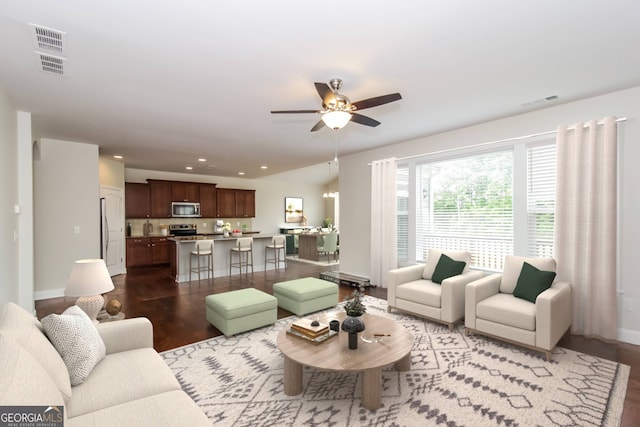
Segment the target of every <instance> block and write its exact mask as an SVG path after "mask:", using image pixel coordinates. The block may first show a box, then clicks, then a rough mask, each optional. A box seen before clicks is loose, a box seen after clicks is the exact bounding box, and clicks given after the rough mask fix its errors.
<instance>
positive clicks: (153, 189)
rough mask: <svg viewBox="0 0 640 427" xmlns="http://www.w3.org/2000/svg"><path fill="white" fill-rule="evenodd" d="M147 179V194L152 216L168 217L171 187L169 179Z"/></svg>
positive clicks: (169, 214) (171, 195)
mask: <svg viewBox="0 0 640 427" xmlns="http://www.w3.org/2000/svg"><path fill="white" fill-rule="evenodd" d="M148 181H149V195H150V206H151V209H150V211H151V217H152V218H170V217H171V202H172V200H171V199H172V198H173V188H172V182H171V181H159V180H148Z"/></svg>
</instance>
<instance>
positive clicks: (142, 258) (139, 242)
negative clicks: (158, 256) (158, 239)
mask: <svg viewBox="0 0 640 427" xmlns="http://www.w3.org/2000/svg"><path fill="white" fill-rule="evenodd" d="M149 264H151V239H150V238H149V237H131V238H128V239H127V267H139V266H142V265H149Z"/></svg>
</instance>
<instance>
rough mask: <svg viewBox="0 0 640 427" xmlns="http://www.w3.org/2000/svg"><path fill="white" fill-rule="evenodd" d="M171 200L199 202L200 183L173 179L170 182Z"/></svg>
mask: <svg viewBox="0 0 640 427" xmlns="http://www.w3.org/2000/svg"><path fill="white" fill-rule="evenodd" d="M171 195H172V196H171V201H172V202H199V201H200V184H198V183H197V182H182V181H173V182H172V183H171Z"/></svg>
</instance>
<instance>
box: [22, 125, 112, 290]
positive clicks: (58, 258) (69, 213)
mask: <svg viewBox="0 0 640 427" xmlns="http://www.w3.org/2000/svg"><path fill="white" fill-rule="evenodd" d="M38 148H39V151H40V157H39V159H36V160H35V161H34V205H35V216H34V220H35V221H34V222H35V242H36V246H35V272H36V273H35V291H36V299H43V298H51V297H55V296H60V289H64V287H65V286H66V281H67V279H68V277H69V273H70V272H71V268H72V266H73V263H74V262H75V261H76V260H78V259H84V258H99V257H100V216H99V214H100V203H99V199H100V186H99V182H98V169H99V168H98V146H97V145H92V144H85V143H77V142H69V141H60V140H54V139H47V138H43V139H41V140H40V143H39V147H38Z"/></svg>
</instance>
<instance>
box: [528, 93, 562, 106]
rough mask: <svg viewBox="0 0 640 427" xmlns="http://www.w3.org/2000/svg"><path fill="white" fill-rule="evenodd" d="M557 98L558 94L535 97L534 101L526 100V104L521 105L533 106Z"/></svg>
mask: <svg viewBox="0 0 640 427" xmlns="http://www.w3.org/2000/svg"><path fill="white" fill-rule="evenodd" d="M556 99H558V95H551V96H545V97H544V98H540V99H535V100H533V101H529V102H525V103H524V104H521V106H522V107H531V106H534V105H538V104H542V103H545V102H550V101H555V100H556Z"/></svg>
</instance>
